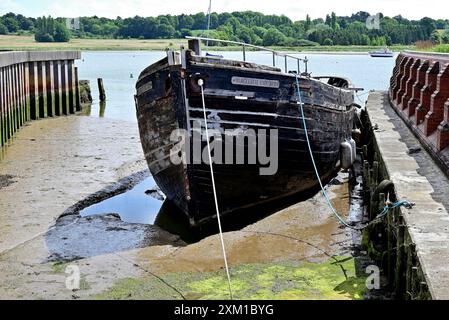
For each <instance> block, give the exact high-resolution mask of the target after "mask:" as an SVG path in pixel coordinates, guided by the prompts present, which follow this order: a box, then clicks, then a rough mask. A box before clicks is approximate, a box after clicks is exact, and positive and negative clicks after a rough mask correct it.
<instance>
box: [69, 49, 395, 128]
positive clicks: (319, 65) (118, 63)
mask: <svg viewBox="0 0 449 320" xmlns="http://www.w3.org/2000/svg"><path fill="white" fill-rule="evenodd" d="M218 54H221V55H223V56H224V58H226V59H235V60H241V59H242V53H241V52H218ZM305 55H307V57H308V59H309V72H311V73H312V76H329V75H335V76H342V77H347V78H349V79H351V81H352V82H353V84H354V86H356V87H362V88H364V89H365V91H364V92H363V93H360V94H359V95H360V99H357V101H356V102H358V103H359V104H363V103H364V101H365V100H366V95H367V93H368V92H369V90H386V89H387V86H388V83H389V78H390V76H391V72H392V70H393V67H394V63H395V59H394V58H371V57H370V56H369V55H367V54H310V53H306V54H297V56H299V57H304V56H305ZM163 57H165V52H163V51H120V52H110V51H100V52H89V51H86V52H83V53H82V60H79V61H77V62H76V64H77V66H78V69H79V78H80V79H83V80H90V82H91V88H92V96H93V98H94V104H93V105H92V108H91V111H90V115H91V116H95V117H103V116H104V117H107V118H113V119H119V120H125V121H133V122H136V115H135V106H134V94H135V84H136V81H137V79H138V77H139V74H140V72H142V70H143V69H145V68H146V67H147V66H149V65H151V64H152V63H154V62H156V61H158V60H159V59H161V58H163ZM247 60H248V61H250V62H256V63H259V64H266V65H271V64H272V56H271V54H267V53H262V52H247ZM277 66H278V67H281V68H283V66H284V61H283V59H282V58H278V59H277ZM301 67H302V70H304V67H303V66H301ZM296 68H297V65H296V62H295V61H289V70H296ZM97 78H103V80H104V86H105V89H106V96H107V102H106V106H105V107H103V108H101V107H100V104H99V102H98V87H97Z"/></svg>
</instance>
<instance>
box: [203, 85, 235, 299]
mask: <svg viewBox="0 0 449 320" xmlns="http://www.w3.org/2000/svg"><path fill="white" fill-rule="evenodd" d="M198 85H199V86H200V87H201V98H202V102H203V114H204V127H205V128H206V139H207V151H208V156H209V165H210V175H211V179H212V189H213V191H214V200H215V210H216V212H217V220H218V229H219V231H220V240H221V249H222V251H223V259H224V264H225V268H226V276H227V278H228V287H229V296H230V298H231V300H233V295H232V285H231V275H230V273H229V266H228V259H227V257H226V248H225V243H224V238H223V230H222V228H221V219H220V210H219V208H218V198H217V189H216V188H215V176H214V166H213V163H212V155H211V150H210V141H209V131H208V129H207V113H206V100H205V98H204V80H203V79H199V80H198Z"/></svg>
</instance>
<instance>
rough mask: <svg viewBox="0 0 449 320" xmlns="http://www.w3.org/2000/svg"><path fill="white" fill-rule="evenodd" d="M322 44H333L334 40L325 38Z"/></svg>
mask: <svg viewBox="0 0 449 320" xmlns="http://www.w3.org/2000/svg"><path fill="white" fill-rule="evenodd" d="M323 45H325V46H333V45H334V42H333V41H332V39H329V38H326V39H324V41H323Z"/></svg>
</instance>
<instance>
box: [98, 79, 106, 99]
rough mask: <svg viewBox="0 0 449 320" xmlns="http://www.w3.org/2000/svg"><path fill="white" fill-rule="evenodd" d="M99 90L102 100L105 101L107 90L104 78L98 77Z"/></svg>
mask: <svg viewBox="0 0 449 320" xmlns="http://www.w3.org/2000/svg"><path fill="white" fill-rule="evenodd" d="M98 92H99V93H100V97H99V98H100V101H101V102H104V101H106V92H105V90H104V85H103V79H102V78H98Z"/></svg>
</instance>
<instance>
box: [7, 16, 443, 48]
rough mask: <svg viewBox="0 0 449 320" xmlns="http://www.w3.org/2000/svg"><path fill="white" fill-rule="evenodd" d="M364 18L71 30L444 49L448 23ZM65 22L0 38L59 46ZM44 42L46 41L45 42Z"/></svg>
mask: <svg viewBox="0 0 449 320" xmlns="http://www.w3.org/2000/svg"><path fill="white" fill-rule="evenodd" d="M368 17H370V14H369V13H368V12H358V13H356V14H353V15H351V16H337V15H336V14H335V13H331V14H329V15H327V16H326V18H325V19H322V18H319V19H312V18H311V17H310V16H309V15H307V17H306V19H305V20H300V21H292V20H291V19H289V18H288V17H286V16H283V15H281V16H278V15H264V14H262V13H258V12H252V11H245V12H232V13H220V14H218V13H212V14H211V17H210V18H211V29H210V31H208V32H206V31H204V29H206V26H207V18H208V17H207V16H206V15H205V14H204V13H197V14H192V15H186V14H181V15H161V16H158V17H140V16H136V17H132V18H125V19H123V18H121V17H117V18H116V19H109V18H101V17H97V16H93V17H81V18H80V29H79V30H71V32H70V33H71V35H72V36H73V37H78V38H116V39H128V38H129V39H172V38H183V37H185V36H189V35H193V36H199V35H204V36H208V37H211V38H219V39H223V40H233V41H243V42H247V43H252V44H256V45H265V46H306V45H373V46H384V45H395V44H400V45H410V44H414V43H415V42H417V41H427V40H431V41H433V42H435V43H449V31H443V30H445V29H446V30H449V20H434V19H431V18H422V19H420V20H408V19H406V18H404V17H402V16H396V17H387V16H384V15H382V14H379V21H380V28H375V29H370V28H368V27H367V25H366V21H367V19H368ZM64 21H65V19H62V18H57V19H52V18H51V17H47V18H44V17H43V18H38V19H35V18H27V17H24V16H23V15H20V14H19V15H16V14H14V13H8V14H6V15H4V16H2V17H0V34H7V33H35V35H36V40H37V41H40V40H43V41H46V40H51V38H53V40H54V41H61V40H60V38H61V36H62V38H65V37H66V36H67V35H68V33H67V32H66V30H65V23H64ZM47 36H50V37H47Z"/></svg>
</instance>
